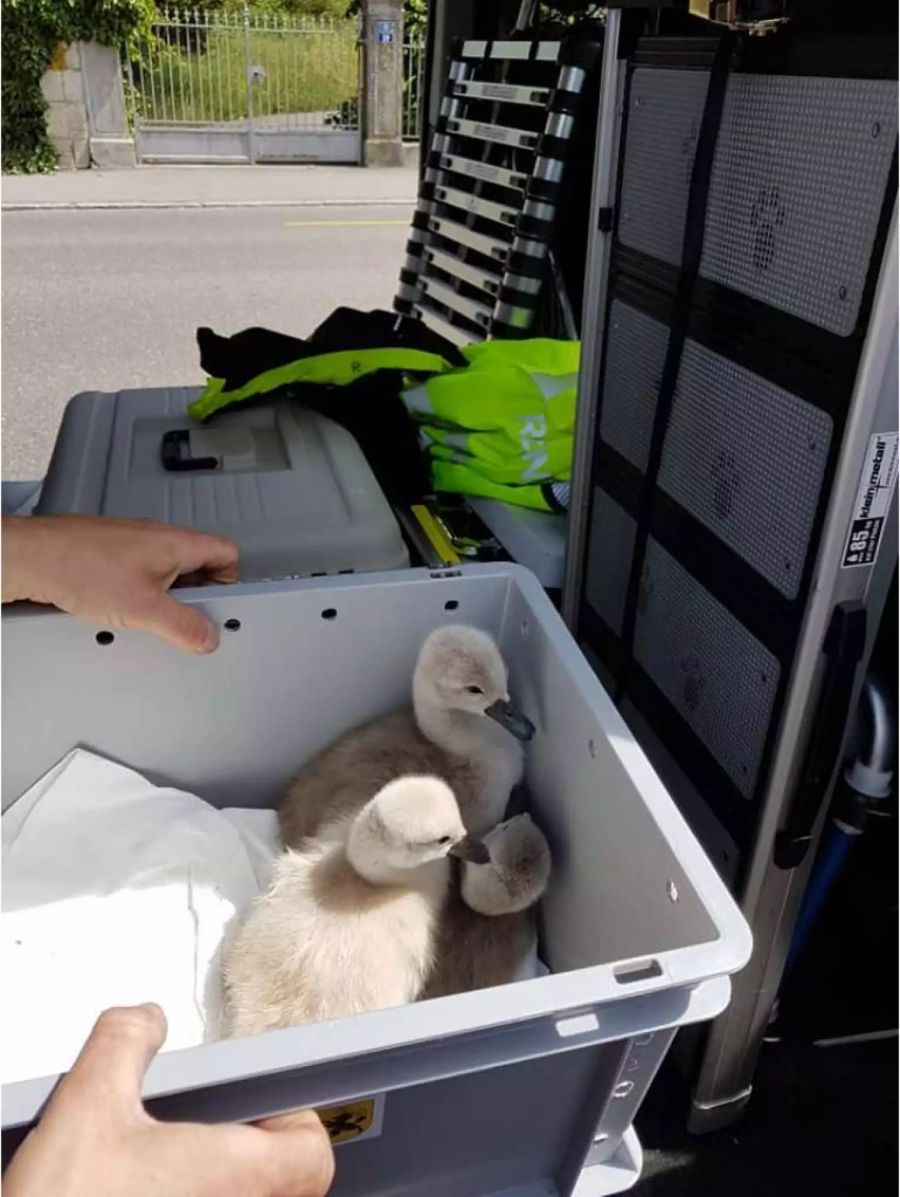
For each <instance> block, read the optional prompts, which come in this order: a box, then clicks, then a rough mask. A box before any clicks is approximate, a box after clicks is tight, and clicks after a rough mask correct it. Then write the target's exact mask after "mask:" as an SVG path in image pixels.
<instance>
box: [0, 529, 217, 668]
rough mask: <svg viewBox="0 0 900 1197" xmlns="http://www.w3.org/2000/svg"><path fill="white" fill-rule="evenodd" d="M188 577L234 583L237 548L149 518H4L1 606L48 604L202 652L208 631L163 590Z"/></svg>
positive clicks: (211, 638)
mask: <svg viewBox="0 0 900 1197" xmlns="http://www.w3.org/2000/svg"><path fill="white" fill-rule="evenodd" d="M191 574H199V576H200V579H201V580H207V581H214V582H234V581H236V580H237V575H238V548H237V545H236V544H234V542H233V541H230V540H226V539H225V538H224V537H222V536H209V535H207V534H206V533H204V532H194V531H190V530H189V529H187V528H174V527H172V526H171V525H169V524H160V523H157V522H156V521H155V520H118V519H106V518H103V517H100V516H85V515H52V516H4V517H3V601H4V603H8V602H15V601H16V600H18V599H30V600H31V601H32V602H35V603H47V604H49V605H51V606H53V607H59V608H60V610H62V611H68V612H69V614H71V615H78V616H81V617H82V618H83V619H87V620H90V621H91V622H92V623H97V624H100V625H101V626H103V627H105V628H133V629H139V630H141V631H145V632H153V633H154V634H155V635H157V636H162V637H163V638H164V639H165V640H169V641H171V643H172V644H175V645H177V646H178V647H179V648H182V649H184V650H185V651H186V652H194V653H208V652H212V651H213V649H214V648H215V647H216V646H217V645H218V643H219V634H218V632H217V630H216V629H215V627H213V625H212V623H210V621H209V620H208V619H207V618H206V616H205V615H204V614H203V613H202V612H201V611H198V610H197V609H196V608H194V607H186V606H185V605H184V604H183V603H179V602H176V601H175V599H173V598H172V597H171V595H169V594H168V593H167V592H168V590H169V587H170V586H171V585H172V583H173V582H174V581H175V580H176V579H177V578H180V577H183V576H184V575H191Z"/></svg>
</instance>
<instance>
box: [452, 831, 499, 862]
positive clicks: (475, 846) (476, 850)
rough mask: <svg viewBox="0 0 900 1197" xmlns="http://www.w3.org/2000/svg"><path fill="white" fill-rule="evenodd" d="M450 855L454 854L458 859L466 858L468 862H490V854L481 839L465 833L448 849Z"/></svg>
mask: <svg viewBox="0 0 900 1197" xmlns="http://www.w3.org/2000/svg"><path fill="white" fill-rule="evenodd" d="M450 855H451V856H456V857H458V858H459V859H460V860H467V861H469V863H470V864H490V860H491V854H490V852H488V850H487V848H486V847H485V846H484V843H483V842H482V841H481V840H476V839H473V838H472V836H470V835H467V836H465V837H464V838H463V839H461V840H460V841H459V843H458V844H454V845H453V847H452V848H451V849H450Z"/></svg>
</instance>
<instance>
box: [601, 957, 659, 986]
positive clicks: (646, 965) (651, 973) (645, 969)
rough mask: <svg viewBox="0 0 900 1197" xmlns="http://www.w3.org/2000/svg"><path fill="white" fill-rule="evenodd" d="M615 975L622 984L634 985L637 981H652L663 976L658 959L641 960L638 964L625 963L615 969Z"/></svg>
mask: <svg viewBox="0 0 900 1197" xmlns="http://www.w3.org/2000/svg"><path fill="white" fill-rule="evenodd" d="M613 976H614V977H615V978H616V980H617V981H618V982H619V984H620V985H633V984H634V982H635V981H650V980H652V979H653V977H661V976H662V968H661V967H660V964H659V961H658V960H639V961H638V962H637V964H623V965H622V966H621V967H620V968H614V969H613Z"/></svg>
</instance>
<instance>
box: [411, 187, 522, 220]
mask: <svg viewBox="0 0 900 1197" xmlns="http://www.w3.org/2000/svg"><path fill="white" fill-rule="evenodd" d="M432 194H433V195H434V198H435V199H436V200H437V201H438V202H439V203H441V204H449V205H450V206H451V207H452V208H462V209H463V211H465V212H471V213H473V215H475V216H482V217H484V219H485V220H495V221H497V223H498V224H502V225H507V226H511V227H515V223H516V221H517V220H518V219H519V215H520V210H519V209H518V208H510V207H507V205H506V204H495V203H493V202H492V201H491V200H486V199H482V198H481V196H480V195H472V194H471V193H470V192H468V191H459V190H458V189H457V188H456V187H445V186H444V184H443V183H435V184H433V186H432Z"/></svg>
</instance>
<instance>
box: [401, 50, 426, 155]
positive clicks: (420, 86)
mask: <svg viewBox="0 0 900 1197" xmlns="http://www.w3.org/2000/svg"><path fill="white" fill-rule="evenodd" d="M424 87H425V39H424V38H423V37H420V36H415V35H414V36H411V37H408V38H407V40H406V41H405V42H404V43H403V127H402V128H403V140H404V141H418V140H419V134H420V133H421V131H422V120H423V116H424V106H425V95H424Z"/></svg>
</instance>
